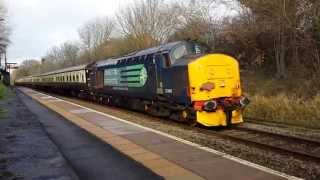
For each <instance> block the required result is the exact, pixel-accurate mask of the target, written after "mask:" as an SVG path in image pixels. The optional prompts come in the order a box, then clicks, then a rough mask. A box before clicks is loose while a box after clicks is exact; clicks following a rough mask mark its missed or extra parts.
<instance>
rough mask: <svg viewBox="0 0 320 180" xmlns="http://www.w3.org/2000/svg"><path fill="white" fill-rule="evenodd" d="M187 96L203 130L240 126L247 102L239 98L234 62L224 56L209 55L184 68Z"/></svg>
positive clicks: (236, 66) (245, 99) (236, 67)
mask: <svg viewBox="0 0 320 180" xmlns="http://www.w3.org/2000/svg"><path fill="white" fill-rule="evenodd" d="M188 73H189V88H190V89H189V92H190V98H191V101H192V104H193V108H194V110H195V112H196V120H197V122H198V123H200V124H202V125H204V126H208V127H210V126H229V125H231V124H237V123H241V122H243V119H242V111H243V109H244V107H245V106H246V105H247V104H248V103H249V100H248V99H247V98H245V97H244V96H242V92H241V85H240V73H239V64H238V62H237V61H236V60H235V59H234V58H232V57H230V56H227V55H223V54H209V55H205V56H202V57H200V58H198V59H197V60H195V61H193V62H191V63H190V64H188Z"/></svg>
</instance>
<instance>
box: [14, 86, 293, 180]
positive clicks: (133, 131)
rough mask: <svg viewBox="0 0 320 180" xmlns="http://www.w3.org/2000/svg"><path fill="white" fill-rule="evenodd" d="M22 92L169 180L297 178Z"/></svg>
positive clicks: (89, 110)
mask: <svg viewBox="0 0 320 180" xmlns="http://www.w3.org/2000/svg"><path fill="white" fill-rule="evenodd" d="M19 90H21V91H22V92H23V93H25V94H26V95H28V96H30V97H31V98H33V99H34V100H36V101H38V102H40V103H41V104H42V105H44V106H46V107H47V108H49V109H51V110H52V111H54V112H57V113H58V114H60V115H62V116H63V117H65V119H67V120H69V121H71V122H72V123H74V124H76V125H78V126H79V127H81V128H83V129H85V130H86V131H88V132H89V133H92V134H93V135H94V136H96V137H97V138H99V139H101V140H102V141H104V142H105V143H108V144H110V145H111V146H112V147H114V148H115V149H117V150H118V151H119V152H121V153H123V154H125V155H127V156H128V157H130V158H132V159H133V160H135V161H137V162H139V163H141V164H142V165H143V166H145V167H147V168H148V169H150V170H152V171H153V172H155V173H156V174H158V175H159V176H162V177H164V178H166V179H184V180H188V179H228V180H233V179H237V180H239V179H244V180H248V179H250V180H278V179H279V180H280V179H288V178H289V179H296V178H295V177H292V176H288V175H286V174H282V173H279V172H276V171H273V170H270V169H268V168H264V167H262V166H258V165H255V164H252V163H249V162H246V161H244V160H239V159H238V158H233V157H232V156H229V155H225V154H223V153H220V152H217V151H215V150H212V151H210V149H209V150H208V148H203V147H201V146H199V145H196V144H193V143H190V142H188V141H184V140H181V139H179V138H176V137H173V136H170V135H167V134H164V133H161V132H158V131H155V130H152V129H149V128H145V127H142V126H140V125H136V124H134V123H131V122H128V121H125V120H123V119H120V118H117V117H113V116H111V115H108V114H104V113H101V112H97V111H95V110H92V109H88V108H85V107H82V106H80V105H77V104H73V103H71V102H67V101H64V100H61V99H57V98H55V97H52V96H49V95H45V94H42V93H39V92H37V91H34V90H31V89H28V88H19Z"/></svg>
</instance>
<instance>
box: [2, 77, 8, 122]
mask: <svg viewBox="0 0 320 180" xmlns="http://www.w3.org/2000/svg"><path fill="white" fill-rule="evenodd" d="M8 94H9V91H8V88H7V87H6V86H5V85H4V84H3V83H2V81H0V101H1V100H4V99H5V98H7V97H8ZM6 112H7V110H6V109H4V108H3V107H1V106H0V118H2V117H4V116H5V114H6Z"/></svg>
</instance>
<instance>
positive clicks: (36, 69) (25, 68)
mask: <svg viewBox="0 0 320 180" xmlns="http://www.w3.org/2000/svg"><path fill="white" fill-rule="evenodd" d="M40 66H41V64H40V62H39V61H37V60H34V59H30V60H25V61H23V62H22V63H21V65H20V66H19V69H17V70H16V71H15V73H16V78H17V79H19V78H22V77H26V76H30V75H34V74H39V73H40Z"/></svg>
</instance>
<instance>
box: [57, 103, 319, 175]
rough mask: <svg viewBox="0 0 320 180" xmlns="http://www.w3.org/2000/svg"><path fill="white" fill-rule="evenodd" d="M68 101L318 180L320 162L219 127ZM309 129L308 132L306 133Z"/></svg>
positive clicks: (280, 129) (314, 134)
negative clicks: (238, 138) (251, 142)
mask: <svg viewBox="0 0 320 180" xmlns="http://www.w3.org/2000/svg"><path fill="white" fill-rule="evenodd" d="M60 98H63V99H66V100H69V101H71V102H74V103H77V104H80V105H83V106H86V107H89V108H92V109H95V110H97V111H100V112H104V113H108V114H111V115H114V116H116V117H120V118H123V119H126V120H128V121H131V122H135V123H137V124H140V125H143V126H146V127H150V128H153V129H156V130H159V131H162V132H166V133H168V134H171V135H174V136H177V137H180V138H183V139H185V140H188V141H191V142H194V143H198V144H200V145H203V146H206V147H210V148H213V149H215V150H219V151H222V152H225V153H228V154H231V155H233V156H236V157H239V158H242V159H245V160H248V161H250V162H253V163H256V164H259V165H263V166H266V167H269V168H271V169H274V170H277V171H280V172H284V173H287V174H290V175H293V176H297V177H301V178H305V179H310V180H311V179H314V180H316V179H320V164H317V163H314V162H308V161H303V160H300V159H298V158H296V157H290V156H288V155H285V154H277V153H274V152H269V151H266V150H263V149H260V148H254V147H249V146H247V145H244V144H241V143H236V142H232V141H228V140H224V139H221V138H220V137H218V136H215V135H214V131H223V129H222V128H212V129H210V130H211V131H212V134H211V133H203V132H202V129H201V128H198V127H189V126H187V125H186V124H182V123H178V122H174V121H171V120H166V119H162V118H156V117H151V116H149V115H145V114H143V113H139V112H134V111H130V110H125V109H120V108H115V107H109V106H102V105H98V104H95V103H91V102H87V101H83V100H77V99H73V98H66V97H60ZM244 125H245V126H250V127H253V126H255V127H257V128H262V129H265V130H270V131H276V132H278V133H285V134H290V135H295V136H298V137H300V136H303V137H307V138H311V139H316V138H317V137H319V136H320V133H319V132H318V131H316V130H313V131H309V130H308V129H304V130H301V128H299V130H297V128H294V129H293V130H292V129H290V128H287V127H274V126H268V125H255V124H253V123H244ZM309 132H311V133H309Z"/></svg>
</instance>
